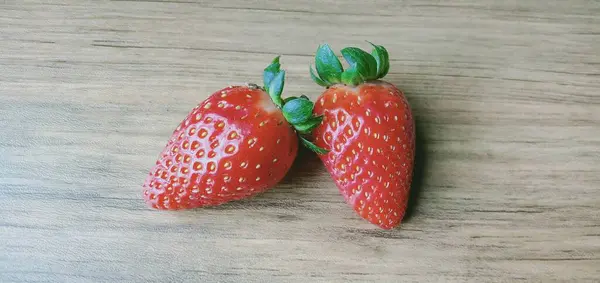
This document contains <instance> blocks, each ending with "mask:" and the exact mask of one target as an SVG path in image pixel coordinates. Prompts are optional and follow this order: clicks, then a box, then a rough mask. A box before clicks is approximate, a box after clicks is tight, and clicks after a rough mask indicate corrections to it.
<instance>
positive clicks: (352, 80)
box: [342, 67, 366, 85]
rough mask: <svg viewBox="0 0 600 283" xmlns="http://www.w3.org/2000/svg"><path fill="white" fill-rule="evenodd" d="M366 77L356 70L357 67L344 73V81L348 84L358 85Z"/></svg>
mask: <svg viewBox="0 0 600 283" xmlns="http://www.w3.org/2000/svg"><path fill="white" fill-rule="evenodd" d="M365 80H366V79H365V78H364V77H363V76H362V75H361V74H360V73H358V72H357V71H356V67H352V68H350V69H346V70H345V71H344V72H343V73H342V82H343V83H345V84H347V85H358V84H360V83H361V82H364V81H365Z"/></svg>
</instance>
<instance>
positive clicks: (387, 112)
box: [313, 81, 415, 229]
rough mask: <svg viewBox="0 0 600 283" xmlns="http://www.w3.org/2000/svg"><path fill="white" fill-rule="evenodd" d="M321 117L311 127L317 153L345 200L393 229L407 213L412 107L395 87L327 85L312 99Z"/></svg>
mask: <svg viewBox="0 0 600 283" xmlns="http://www.w3.org/2000/svg"><path fill="white" fill-rule="evenodd" d="M315 114H316V115H324V119H323V123H322V124H321V125H320V126H319V127H317V128H316V129H315V130H314V131H313V138H314V141H315V144H316V145H317V146H319V147H322V148H324V149H326V150H330V152H329V153H328V154H325V155H320V158H321V160H322V161H323V163H324V164H325V167H326V168H327V170H328V171H329V173H330V175H331V176H332V177H333V179H334V181H335V183H336V185H337V187H338V188H339V190H340V192H341V194H342V195H343V197H344V199H345V201H346V202H347V203H348V204H349V205H350V206H351V207H352V208H353V209H354V210H355V211H356V213H358V215H360V216H361V217H362V218H364V219H366V220H368V221H369V222H371V223H373V224H375V225H377V226H379V227H381V228H383V229H392V228H394V227H396V226H398V225H399V224H400V222H401V221H402V219H403V217H404V214H405V212H406V206H407V201H408V195H409V191H410V184H411V179H412V171H413V160H414V147H415V133H414V121H413V116H412V113H411V110H410V106H409V104H408V102H407V100H406V98H405V97H404V94H403V93H402V92H401V91H400V90H399V89H398V88H396V87H395V86H394V85H392V84H389V83H386V82H383V81H374V82H365V83H362V84H360V85H358V86H356V87H350V86H345V85H342V84H337V85H333V86H330V87H329V88H328V89H327V90H326V91H325V92H324V93H323V94H322V95H321V96H320V97H319V98H318V99H317V101H316V103H315Z"/></svg>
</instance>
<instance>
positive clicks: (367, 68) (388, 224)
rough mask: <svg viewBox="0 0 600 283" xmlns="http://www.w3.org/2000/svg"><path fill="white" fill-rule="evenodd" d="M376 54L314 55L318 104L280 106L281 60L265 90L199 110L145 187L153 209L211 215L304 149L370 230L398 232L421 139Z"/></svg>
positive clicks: (263, 185) (268, 184)
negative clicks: (315, 157)
mask: <svg viewBox="0 0 600 283" xmlns="http://www.w3.org/2000/svg"><path fill="white" fill-rule="evenodd" d="M372 45H373V51H372V52H371V54H369V53H367V52H365V51H363V50H361V49H359V48H355V47H348V48H344V49H342V50H341V53H342V56H343V57H344V59H345V60H346V62H347V63H348V65H349V67H348V68H347V69H345V70H344V68H343V66H342V64H341V62H340V61H339V59H338V58H337V56H336V55H335V54H334V52H333V51H332V50H331V49H330V47H329V46H328V45H322V46H320V47H319V48H318V50H317V53H316V58H315V63H316V64H315V68H316V72H314V71H313V70H312V68H311V70H310V75H311V77H312V79H313V80H314V81H315V82H316V83H317V84H319V85H321V86H323V87H325V90H324V92H323V93H322V94H321V95H320V96H319V97H318V99H317V100H316V103H313V102H311V101H310V100H309V99H308V98H307V97H306V96H300V97H288V98H285V99H284V98H282V97H281V94H282V91H283V86H284V80H285V71H283V70H281V65H280V63H279V57H276V58H275V59H274V60H273V61H272V62H271V64H270V65H269V66H268V67H266V68H265V70H264V73H263V86H262V87H259V86H257V85H253V84H249V85H246V86H229V87H226V88H224V89H221V90H219V91H217V92H215V93H213V94H212V95H210V96H209V97H208V98H207V99H206V100H204V101H202V102H201V103H200V104H199V105H197V106H196V107H195V108H194V109H193V110H192V111H191V112H190V113H189V114H188V115H187V116H186V117H185V119H184V120H183V121H182V122H181V123H180V124H179V125H178V126H177V128H176V129H175V131H174V132H173V134H172V136H171V138H170V139H169V141H168V142H167V145H166V146H165V148H164V149H163V151H162V152H161V153H160V156H159V158H158V160H157V161H156V165H155V166H154V167H153V168H152V170H151V172H150V173H149V175H148V177H147V178H146V180H145V182H144V185H143V187H144V190H143V195H144V200H145V201H146V203H147V204H148V205H149V206H150V207H153V208H156V209H164V210H177V209H191V208H197V207H204V206H214V205H219V204H223V203H226V202H229V201H234V200H239V199H242V198H247V197H251V196H254V195H256V194H259V193H261V192H264V191H266V190H268V189H270V188H272V187H274V186H275V185H276V184H278V183H279V182H280V181H281V180H282V179H283V177H284V176H285V175H286V174H287V172H288V171H289V169H290V167H291V165H292V163H293V162H294V160H295V158H296V155H297V152H298V146H299V144H302V145H304V146H305V147H307V148H309V149H310V150H312V151H314V152H315V153H316V154H318V156H319V158H320V159H321V160H322V162H323V163H324V165H325V167H326V168H327V170H328V172H329V174H330V175H331V176H332V178H333V180H334V181H335V183H336V185H337V187H338V188H339V190H340V192H341V194H342V196H343V197H344V200H345V201H346V203H348V204H349V205H350V206H351V207H352V208H353V209H354V210H355V212H356V213H357V214H358V215H360V216H361V217H362V218H364V219H366V220H368V221H369V222H371V223H373V224H375V225H377V226H379V227H381V228H383V229H391V228H394V227H396V226H398V225H399V224H400V222H401V220H402V218H403V217H404V214H405V212H406V205H407V200H408V193H409V188H410V184H411V179H412V170H413V159H414V146H415V140H414V138H415V133H414V122H413V117H412V113H411V109H410V106H409V104H408V102H407V100H406V98H405V97H404V94H403V93H402V91H400V90H399V89H398V88H397V87H395V86H394V85H392V84H390V83H388V82H385V81H382V80H381V79H382V78H383V77H384V76H385V75H386V74H387V72H388V70H389V58H388V53H387V51H386V49H385V48H384V47H383V46H378V45H374V44H372Z"/></svg>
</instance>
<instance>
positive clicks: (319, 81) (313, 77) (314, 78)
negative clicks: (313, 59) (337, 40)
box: [309, 66, 329, 86]
mask: <svg viewBox="0 0 600 283" xmlns="http://www.w3.org/2000/svg"><path fill="white" fill-rule="evenodd" d="M309 70H310V78H311V79H312V80H313V81H314V82H315V83H317V84H318V85H320V86H329V85H328V84H327V83H326V82H325V81H323V80H322V79H321V78H319V76H317V75H316V74H315V72H314V71H313V68H312V66H311V67H310V68H309Z"/></svg>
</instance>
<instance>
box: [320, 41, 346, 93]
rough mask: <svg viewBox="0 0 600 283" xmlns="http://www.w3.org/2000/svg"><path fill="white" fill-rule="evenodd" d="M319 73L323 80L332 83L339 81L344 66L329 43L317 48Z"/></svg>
mask: <svg viewBox="0 0 600 283" xmlns="http://www.w3.org/2000/svg"><path fill="white" fill-rule="evenodd" d="M315 64H316V68H317V73H318V74H319V77H320V78H321V80H322V81H324V82H325V83H327V84H329V85H331V84H334V83H339V82H340V79H341V75H342V72H343V71H344V68H343V67H342V63H341V62H340V60H339V59H338V58H337V56H335V53H333V51H332V50H331V48H330V47H329V45H327V44H323V45H321V46H319V48H318V49H317V55H316V57H315Z"/></svg>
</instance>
